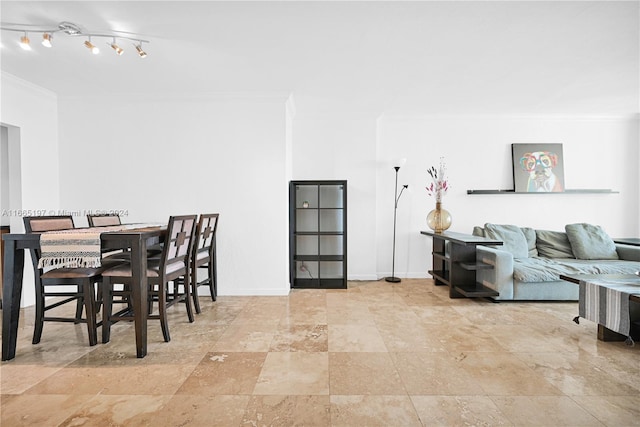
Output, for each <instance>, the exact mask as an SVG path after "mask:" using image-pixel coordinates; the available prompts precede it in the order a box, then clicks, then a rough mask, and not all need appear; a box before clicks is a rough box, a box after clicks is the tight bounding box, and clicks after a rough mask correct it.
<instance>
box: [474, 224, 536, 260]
mask: <svg viewBox="0 0 640 427" xmlns="http://www.w3.org/2000/svg"><path fill="white" fill-rule="evenodd" d="M484 232H485V235H486V237H488V238H490V239H495V240H502V242H503V245H502V246H501V247H500V248H501V249H502V250H504V251H507V252H510V253H511V254H512V255H513V257H514V258H528V257H529V249H528V247H527V239H526V238H525V237H524V233H523V232H522V230H521V229H520V227H518V226H517V225H502V224H489V223H487V224H485V225H484Z"/></svg>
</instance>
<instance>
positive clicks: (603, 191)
mask: <svg viewBox="0 0 640 427" xmlns="http://www.w3.org/2000/svg"><path fill="white" fill-rule="evenodd" d="M618 193H620V192H619V191H614V190H611V189H608V188H603V189H599V188H589V189H586V188H585V189H580V190H564V191H558V192H540V193H538V192H532V191H515V190H467V194H618Z"/></svg>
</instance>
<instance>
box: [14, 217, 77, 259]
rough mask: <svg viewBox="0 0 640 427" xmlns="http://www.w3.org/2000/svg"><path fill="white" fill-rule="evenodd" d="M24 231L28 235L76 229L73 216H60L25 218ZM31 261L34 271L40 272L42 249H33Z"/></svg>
mask: <svg viewBox="0 0 640 427" xmlns="http://www.w3.org/2000/svg"><path fill="white" fill-rule="evenodd" d="M23 220H24V229H25V231H26V232H27V233H45V232H47V231H59V230H69V229H72V228H75V226H74V224H73V217H72V216H71V215H59V216H25V217H24V218H23ZM30 252H31V261H32V262H33V269H34V271H36V272H37V271H38V270H39V269H38V262H39V261H40V256H41V253H40V249H36V248H32V249H30Z"/></svg>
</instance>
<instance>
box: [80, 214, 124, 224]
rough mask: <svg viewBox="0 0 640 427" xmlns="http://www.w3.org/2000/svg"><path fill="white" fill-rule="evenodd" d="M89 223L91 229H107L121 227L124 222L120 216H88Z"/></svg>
mask: <svg viewBox="0 0 640 427" xmlns="http://www.w3.org/2000/svg"><path fill="white" fill-rule="evenodd" d="M87 222H88V223H89V227H106V226H109V225H120V224H122V220H121V219H120V215H118V214H88V215H87Z"/></svg>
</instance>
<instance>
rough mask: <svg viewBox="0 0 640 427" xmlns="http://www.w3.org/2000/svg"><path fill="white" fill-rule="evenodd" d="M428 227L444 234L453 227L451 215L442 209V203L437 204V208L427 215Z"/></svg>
mask: <svg viewBox="0 0 640 427" xmlns="http://www.w3.org/2000/svg"><path fill="white" fill-rule="evenodd" d="M427 225H428V226H429V228H430V229H432V230H433V231H434V232H435V233H442V232H443V231H445V230H446V229H448V228H449V227H451V214H450V213H449V211H448V210H446V209H444V208H443V207H442V203H441V202H436V208H435V209H434V210H432V211H431V212H429V214H428V215H427Z"/></svg>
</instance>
